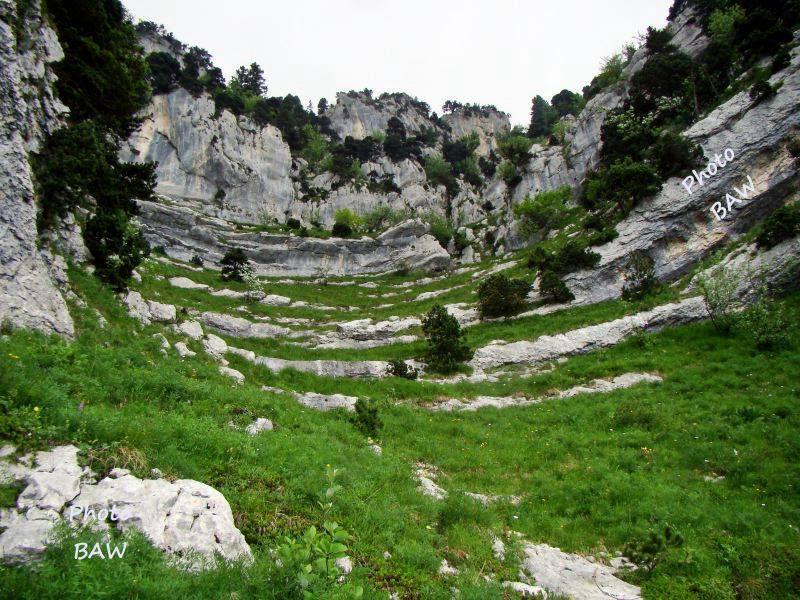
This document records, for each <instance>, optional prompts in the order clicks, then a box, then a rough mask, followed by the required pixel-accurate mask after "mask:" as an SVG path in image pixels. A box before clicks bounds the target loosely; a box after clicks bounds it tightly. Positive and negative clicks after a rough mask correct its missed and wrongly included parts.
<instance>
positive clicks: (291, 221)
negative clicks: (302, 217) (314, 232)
mask: <svg viewBox="0 0 800 600" xmlns="http://www.w3.org/2000/svg"><path fill="white" fill-rule="evenodd" d="M286 227H288V228H289V229H300V221H299V220H297V219H295V218H294V217H290V218H288V219H286Z"/></svg>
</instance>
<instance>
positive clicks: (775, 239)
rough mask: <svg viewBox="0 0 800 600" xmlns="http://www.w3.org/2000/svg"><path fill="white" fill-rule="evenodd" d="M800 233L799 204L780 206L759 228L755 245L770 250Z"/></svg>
mask: <svg viewBox="0 0 800 600" xmlns="http://www.w3.org/2000/svg"><path fill="white" fill-rule="evenodd" d="M798 233H800V202H795V203H794V204H787V205H785V206H781V207H780V208H778V209H777V210H775V211H773V212H772V214H770V215H769V216H768V217H767V218H766V219H764V222H763V223H761V225H760V227H759V233H758V236H757V237H756V243H757V244H758V245H759V247H761V248H772V247H773V246H777V245H778V244H780V243H781V242H783V241H784V240H788V239H790V238H793V237H795V236H796V235H797V234H798Z"/></svg>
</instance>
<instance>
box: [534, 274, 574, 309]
mask: <svg viewBox="0 0 800 600" xmlns="http://www.w3.org/2000/svg"><path fill="white" fill-rule="evenodd" d="M539 294H541V296H542V297H543V298H544V299H545V301H547V302H551V303H554V304H562V303H564V302H571V301H572V300H574V299H575V296H574V294H573V293H572V292H570V291H569V288H568V287H567V284H566V283H564V282H563V281H561V279H560V278H559V276H558V275H556V274H555V273H553V271H544V272H542V274H541V276H540V279H539Z"/></svg>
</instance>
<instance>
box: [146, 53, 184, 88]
mask: <svg viewBox="0 0 800 600" xmlns="http://www.w3.org/2000/svg"><path fill="white" fill-rule="evenodd" d="M147 66H148V68H149V70H150V85H151V86H152V87H153V92H154V93H156V94H168V93H170V92H171V91H172V90H174V89H175V88H176V87H177V86H178V80H179V79H180V75H181V63H179V62H178V59H176V58H175V57H174V56H172V54H169V53H168V52H152V53H150V54H148V55H147Z"/></svg>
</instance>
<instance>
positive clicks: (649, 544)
mask: <svg viewBox="0 0 800 600" xmlns="http://www.w3.org/2000/svg"><path fill="white" fill-rule="evenodd" d="M681 546H683V537H681V535H680V534H679V533H676V532H674V531H673V530H672V528H671V527H670V526H669V525H666V526H665V527H664V532H663V533H660V532H654V531H651V532H650V533H649V534H648V536H647V539H645V540H639V541H631V542H628V544H626V546H625V550H624V551H623V552H624V554H625V556H627V557H628V559H630V561H631V562H632V563H634V564H635V565H637V566H638V567H639V568H640V569H642V570H643V571H645V572H646V573H652V572H653V570H654V569H655V568H656V567H657V566H658V565H659V564H660V563H661V562H662V561H663V560H664V558H665V557H666V555H667V552H669V551H670V550H671V549H674V548H680V547H681Z"/></svg>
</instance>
